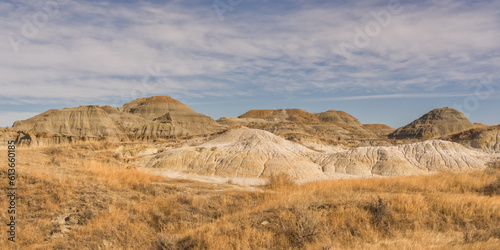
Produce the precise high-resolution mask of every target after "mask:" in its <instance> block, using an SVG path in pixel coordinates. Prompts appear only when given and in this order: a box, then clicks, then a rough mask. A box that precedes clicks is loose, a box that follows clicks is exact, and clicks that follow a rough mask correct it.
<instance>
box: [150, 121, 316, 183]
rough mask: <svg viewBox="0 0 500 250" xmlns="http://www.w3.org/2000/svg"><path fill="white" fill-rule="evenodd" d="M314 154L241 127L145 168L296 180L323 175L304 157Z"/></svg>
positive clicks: (169, 152) (160, 158)
mask: <svg viewBox="0 0 500 250" xmlns="http://www.w3.org/2000/svg"><path fill="white" fill-rule="evenodd" d="M312 152H314V151H312V150H310V149H308V148H306V147H304V146H301V145H299V144H296V143H293V142H290V141H287V140H285V139H283V138H281V137H278V136H275V135H273V134H271V133H269V132H266V131H262V130H256V129H248V128H240V129H235V130H231V131H229V132H226V133H225V134H223V135H221V136H220V137H218V138H216V139H214V140H211V141H209V142H207V143H205V144H202V145H201V146H199V147H188V148H179V149H171V150H167V151H165V152H163V153H161V154H159V155H157V156H156V157H154V158H153V159H152V160H150V161H149V162H148V163H147V164H146V166H147V167H150V168H163V169H165V170H166V171H171V172H182V173H194V174H200V175H208V176H222V177H268V176H270V175H272V174H276V173H287V174H289V175H291V176H293V177H296V178H308V177H314V176H318V175H323V173H322V171H321V168H320V167H319V166H318V165H317V164H315V163H313V162H311V161H310V160H309V159H307V158H304V157H303V156H302V153H312Z"/></svg>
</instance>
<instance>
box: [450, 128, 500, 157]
mask: <svg viewBox="0 0 500 250" xmlns="http://www.w3.org/2000/svg"><path fill="white" fill-rule="evenodd" d="M445 139H448V140H450V141H453V142H458V143H460V144H462V145H466V146H469V147H472V148H477V149H481V150H483V151H485V152H489V153H500V125H495V126H480V127H476V128H474V129H470V130H467V131H464V132H460V133H457V134H454V135H451V136H448V137H445Z"/></svg>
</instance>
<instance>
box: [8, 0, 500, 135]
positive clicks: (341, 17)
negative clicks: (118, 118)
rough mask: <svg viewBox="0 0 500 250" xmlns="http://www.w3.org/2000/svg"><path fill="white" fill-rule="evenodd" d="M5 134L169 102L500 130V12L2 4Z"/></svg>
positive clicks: (297, 5) (223, 0) (256, 4)
mask: <svg viewBox="0 0 500 250" xmlns="http://www.w3.org/2000/svg"><path fill="white" fill-rule="evenodd" d="M0 37H1V38H0V53H1V56H0V86H1V87H2V88H1V91H0V126H12V124H13V122H14V121H16V120H22V119H27V118H29V117H32V116H34V115H36V114H39V113H42V112H44V111H46V110H48V109H59V108H65V107H76V106H81V105H111V106H116V107H118V106H122V105H123V104H125V103H127V102H129V101H132V100H134V99H136V98H139V97H148V96H155V95H168V96H172V97H173V98H175V99H177V100H179V101H181V102H183V103H185V104H186V105H188V106H190V107H191V108H193V109H194V110H195V111H197V112H199V113H202V114H205V115H208V116H211V117H213V118H214V119H218V118H220V117H224V116H226V117H237V116H239V115H241V114H243V113H245V112H247V111H248V110H250V109H281V108H302V109H305V110H307V111H309V112H323V111H327V110H342V111H345V112H347V113H349V114H351V115H353V116H355V117H356V118H358V119H359V120H360V122H362V123H384V124H388V125H390V126H392V127H400V126H403V125H406V124H408V123H410V122H411V121H413V120H414V119H417V118H418V117H420V116H421V115H423V114H425V113H426V112H428V111H430V110H432V109H434V108H441V107H452V108H455V109H458V110H460V111H462V112H464V113H465V114H466V115H467V117H468V118H469V119H470V120H471V121H473V122H480V123H484V124H490V125H493V124H499V123H500V109H499V107H500V72H499V69H500V42H499V41H500V1H493V0H490V1H481V0H476V1H475V0H439V1H438V0H434V1H430V0H422V1H416V0H414V1H411V0H401V1H398V0H384V1H378V0H366V1H341V0H330V1H316V0H307V1H306V0H289V1H281V0H273V1H270V0H215V1H212V0H192V1H191V0H183V1H159V0H158V1H153V0H151V1H147V0H140V1H135V0H127V1H111V0H110V1H96V0H92V1H75V0H41V1H27V0H26V1H22V0H21V1H20V0H7V1H2V2H0Z"/></svg>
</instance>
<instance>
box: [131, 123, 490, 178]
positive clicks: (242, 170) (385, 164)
mask: <svg viewBox="0 0 500 250" xmlns="http://www.w3.org/2000/svg"><path fill="white" fill-rule="evenodd" d="M336 150H341V149H336ZM488 161H489V155H488V154H486V153H483V152H479V151H476V150H471V149H467V148H465V147H463V146H462V145H460V144H457V143H453V142H447V141H439V140H433V141H425V142H420V143H414V144H408V145H401V146H390V147H360V148H356V149H353V150H349V151H340V152H332V151H330V153H328V152H325V153H322V152H318V151H314V150H311V149H309V148H307V147H304V146H302V145H300V144H297V143H293V142H290V141H287V140H284V139H283V138H280V137H278V136H276V135H273V134H271V133H269V132H266V131H261V130H256V129H248V128H240V129H235V130H232V131H229V132H226V133H225V134H223V135H221V136H220V137H217V138H215V139H213V140H211V141H209V142H206V143H204V144H202V145H201V146H199V147H187V148H178V149H168V150H166V151H165V152H163V153H160V154H158V155H157V156H155V157H151V158H149V160H148V159H146V160H145V162H143V163H142V165H145V166H146V167H149V168H161V169H164V170H165V171H166V172H179V173H190V174H199V175H208V176H220V177H267V176H269V175H271V174H275V173H287V174H289V175H291V176H293V177H296V178H299V179H304V178H313V177H318V176H323V174H328V175H329V176H332V175H335V174H339V175H345V174H349V175H354V176H394V175H414V174H423V173H437V172H457V171H463V170H469V169H481V168H484V167H485V164H486V163H487V162H488ZM138 164H141V163H138Z"/></svg>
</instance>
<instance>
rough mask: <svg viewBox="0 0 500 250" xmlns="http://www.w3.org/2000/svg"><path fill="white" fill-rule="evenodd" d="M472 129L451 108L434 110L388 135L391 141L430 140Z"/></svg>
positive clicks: (470, 125) (464, 119)
mask: <svg viewBox="0 0 500 250" xmlns="http://www.w3.org/2000/svg"><path fill="white" fill-rule="evenodd" d="M473 127H474V124H472V123H471V122H470V121H469V120H468V119H467V117H465V115H464V114H463V113H462V112H460V111H458V110H455V109H452V108H440V109H434V110H432V111H430V112H429V113H427V114H425V115H423V116H422V117H420V118H418V119H417V120H415V121H413V122H412V123H410V124H408V125H406V126H404V127H401V128H398V129H397V130H396V131H394V132H393V133H391V134H389V138H391V139H431V138H436V137H441V136H446V135H450V134H454V133H458V132H461V131H464V130H468V129H471V128H473Z"/></svg>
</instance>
